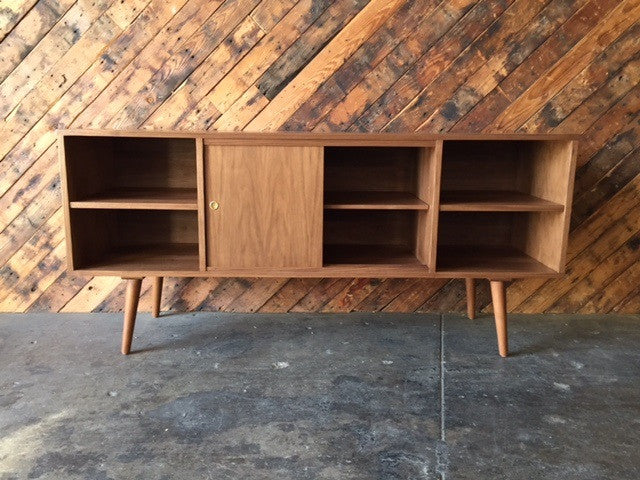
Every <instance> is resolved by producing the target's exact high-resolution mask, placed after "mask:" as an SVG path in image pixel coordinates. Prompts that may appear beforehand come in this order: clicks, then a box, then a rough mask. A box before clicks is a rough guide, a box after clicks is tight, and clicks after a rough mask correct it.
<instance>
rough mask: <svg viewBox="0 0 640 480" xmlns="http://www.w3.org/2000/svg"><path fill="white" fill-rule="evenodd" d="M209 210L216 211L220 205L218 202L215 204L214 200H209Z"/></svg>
mask: <svg viewBox="0 0 640 480" xmlns="http://www.w3.org/2000/svg"><path fill="white" fill-rule="evenodd" d="M209 208H210V209H211V210H217V209H218V208H220V205H219V204H218V202H216V201H215V200H211V201H210V202H209Z"/></svg>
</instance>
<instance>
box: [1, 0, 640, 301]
mask: <svg viewBox="0 0 640 480" xmlns="http://www.w3.org/2000/svg"><path fill="white" fill-rule="evenodd" d="M639 19H640V1H638V0H622V1H621V0H592V1H587V0H484V1H483V0H480V1H472V0H446V1H440V0H416V1H403V0H336V1H329V0H226V1H223V0H126V1H125V0H115V1H114V0H77V1H76V0H39V1H36V0H0V40H1V43H0V117H1V118H2V126H1V129H0V157H1V158H2V161H1V162H0V195H2V196H1V199H0V266H1V277H0V281H1V284H0V310H2V311H18V312H25V311H28V312H33V311H65V312H66V311H81V312H85V311H117V310H120V309H121V308H122V303H123V285H122V282H121V281H120V280H119V279H114V278H93V279H92V278H83V277H79V276H75V275H69V274H67V273H66V271H65V258H64V252H65V249H64V240H63V232H62V212H61V209H60V191H59V190H60V189H59V177H58V165H57V159H56V146H55V143H54V141H55V135H54V130H55V129H57V128H66V127H90V128H122V129H131V128H150V129H211V130H243V129H244V130H252V131H255V130H278V129H280V130H301V131H310V130H311V131H328V130H331V131H373V132H377V131H413V130H422V131H428V132H444V131H455V132H461V131H464V132H514V131H520V132H575V133H581V134H583V135H584V138H583V141H582V143H581V145H580V151H579V159H578V163H579V166H578V174H577V180H576V192H575V209H574V212H573V218H572V231H571V237H570V243H569V252H568V260H569V264H568V270H567V275H565V276H564V277H562V278H558V279H554V280H551V281H542V280H527V281H518V282H514V283H513V284H512V285H510V287H509V292H508V298H509V308H510V310H512V311H522V312H585V313H590V312H603V313H604V312H639V311H640V261H639V259H640V248H639V247H640V195H639V190H640V143H639V138H640V114H639V113H638V112H639V107H640V85H639V78H640V53H639V51H640V21H639ZM147 282H148V281H145V282H144V283H143V289H144V290H143V298H142V304H141V308H143V309H144V308H147V309H148V308H149V297H150V292H149V287H150V282H149V283H147ZM478 295H479V299H478V301H479V303H480V304H481V305H482V306H483V307H484V308H485V309H486V308H489V307H487V305H488V304H489V293H488V289H487V286H486V285H485V284H484V282H483V284H482V285H481V286H480V288H479V292H478ZM463 303H464V285H463V282H462V281H460V280H453V281H443V280H398V279H388V280H385V279H338V280H335V279H332V280H331V279H317V280H315V279H314V280H305V279H294V280H291V279H286V278H282V279H267V280H264V279H221V280H215V279H167V280H166V282H165V291H164V300H163V307H164V308H166V309H179V310H198V309H201V310H227V311H262V312H283V311H296V312H297V311H322V312H335V311H341V312H342V311H354V310H355V311H389V312H397V311H403V312H407V311H409V312H411V311H462V309H463Z"/></svg>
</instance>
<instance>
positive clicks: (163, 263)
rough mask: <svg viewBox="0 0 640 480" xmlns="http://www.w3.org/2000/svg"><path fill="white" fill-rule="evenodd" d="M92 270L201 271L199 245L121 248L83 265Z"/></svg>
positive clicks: (184, 244) (179, 244)
mask: <svg viewBox="0 0 640 480" xmlns="http://www.w3.org/2000/svg"><path fill="white" fill-rule="evenodd" d="M81 270H90V271H119V272H135V271H166V272H172V271H176V272H196V271H198V244H197V243H173V244H162V245H136V246H131V247H120V248H118V249H114V250H110V251H108V252H106V253H105V254H103V255H102V256H101V258H100V259H99V260H96V261H94V262H91V263H89V264H87V265H86V266H83V267H82V269H81Z"/></svg>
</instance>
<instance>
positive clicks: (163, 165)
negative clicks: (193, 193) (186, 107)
mask: <svg viewBox="0 0 640 480" xmlns="http://www.w3.org/2000/svg"><path fill="white" fill-rule="evenodd" d="M114 142H115V143H114V155H115V158H116V159H117V161H116V163H115V169H114V171H115V178H114V185H115V186H117V187H121V188H196V145H195V141H194V140H192V139H188V138H146V139H140V138H136V139H130V138H117V139H114Z"/></svg>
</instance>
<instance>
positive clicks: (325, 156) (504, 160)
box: [58, 130, 577, 356]
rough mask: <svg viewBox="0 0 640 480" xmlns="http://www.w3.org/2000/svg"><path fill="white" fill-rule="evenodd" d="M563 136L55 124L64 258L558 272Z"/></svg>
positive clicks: (189, 268) (470, 278) (127, 319)
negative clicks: (114, 127) (67, 126)
mask: <svg viewBox="0 0 640 480" xmlns="http://www.w3.org/2000/svg"><path fill="white" fill-rule="evenodd" d="M576 148H577V137H576V136H572V135H528V134H508V135H507V134H504V135H503V134H500V135H459V134H444V135H434V134H422V133H411V134H385V133H380V134H351V133H331V134H329V133H326V134H325V133H317V134H316V133H280V132H278V133H246V132H237V133H212V132H166V131H117V130H109V131H106V130H104V131H103V130H100V131H96V130H64V131H61V132H59V144H58V150H59V155H60V162H61V166H62V173H61V179H62V191H63V208H64V213H65V232H66V242H67V243H66V246H67V262H68V268H69V269H70V270H71V271H73V272H78V273H80V274H86V275H111V276H119V277H122V278H123V279H126V281H127V289H126V301H125V312H124V329H123V335H122V353H124V354H127V353H129V351H130V348H131V340H132V335H133V329H134V325H135V318H136V311H137V307H138V297H139V295H140V286H141V281H142V279H143V278H144V277H153V278H154V282H153V285H154V288H153V301H154V315H155V316H157V315H158V312H159V308H160V298H161V289H162V281H163V278H164V277H165V276H174V277H195V276H211V277H367V278H396V277H400V278H404V277H407V278H410V277H425V278H452V279H458V278H459V279H465V281H466V292H467V307H468V314H469V316H470V317H472V318H473V316H474V314H475V305H474V297H475V285H476V283H475V281H476V279H487V280H489V282H490V287H491V295H492V303H493V312H494V317H495V324H496V331H497V339H498V350H499V353H500V355H502V356H507V353H508V346H507V317H506V310H507V306H506V296H505V282H507V281H510V280H512V279H519V278H527V277H553V276H557V275H560V274H562V273H563V269H564V264H565V256H566V253H565V252H566V247H567V236H568V228H569V220H570V212H571V200H572V190H573V178H574V173H575V161H576Z"/></svg>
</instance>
